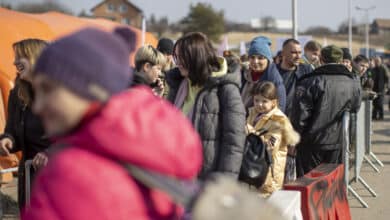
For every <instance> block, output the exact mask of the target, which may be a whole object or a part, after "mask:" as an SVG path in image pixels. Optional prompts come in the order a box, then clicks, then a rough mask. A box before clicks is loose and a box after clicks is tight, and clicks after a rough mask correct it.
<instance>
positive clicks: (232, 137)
mask: <svg viewBox="0 0 390 220" xmlns="http://www.w3.org/2000/svg"><path fill="white" fill-rule="evenodd" d="M238 71H239V69H238V68H237V69H236V70H235V73H228V74H225V75H224V76H221V77H209V79H208V81H207V82H206V84H205V85H204V87H203V88H202V89H201V90H200V91H199V92H198V94H197V97H196V100H195V104H194V108H193V113H192V118H191V122H192V124H193V126H194V127H195V129H196V130H197V131H198V133H199V135H200V137H201V139H202V145H203V166H202V171H201V173H200V174H199V177H200V178H201V179H204V178H205V177H206V176H208V175H209V174H211V173H213V172H223V173H226V174H228V175H231V176H233V177H234V178H238V174H239V171H240V168H241V162H242V156H243V151H244V143H245V114H246V113H245V108H244V105H243V103H242V100H241V96H240V92H239V88H238V85H239V82H238V80H239V78H238V77H237V74H239V73H238ZM167 76H168V78H167V81H168V84H169V87H170V94H169V95H168V98H169V100H170V101H171V102H174V100H175V97H176V95H177V91H178V87H179V86H180V83H181V80H183V79H184V78H183V77H181V75H180V71H179V70H178V69H173V70H172V71H170V72H169V73H168V75H167Z"/></svg>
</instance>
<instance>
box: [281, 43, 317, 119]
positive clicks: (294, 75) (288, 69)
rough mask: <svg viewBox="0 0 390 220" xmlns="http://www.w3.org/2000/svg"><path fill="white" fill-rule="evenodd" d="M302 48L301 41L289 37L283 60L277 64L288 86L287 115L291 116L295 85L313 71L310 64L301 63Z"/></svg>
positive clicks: (285, 45) (283, 50)
mask: <svg viewBox="0 0 390 220" xmlns="http://www.w3.org/2000/svg"><path fill="white" fill-rule="evenodd" d="M301 54H302V48H301V45H300V43H299V41H297V40H295V39H288V40H286V41H284V43H283V49H282V62H281V63H280V64H278V65H277V67H278V70H279V73H280V75H281V76H282V78H283V82H284V87H285V88H286V97H287V100H286V111H285V113H286V115H287V117H289V118H290V117H291V112H292V102H293V99H294V96H295V85H296V82H297V80H298V79H299V78H301V77H302V76H304V75H305V74H308V73H310V72H312V71H313V68H312V67H311V65H309V64H301V63H300V60H301V58H302V57H301Z"/></svg>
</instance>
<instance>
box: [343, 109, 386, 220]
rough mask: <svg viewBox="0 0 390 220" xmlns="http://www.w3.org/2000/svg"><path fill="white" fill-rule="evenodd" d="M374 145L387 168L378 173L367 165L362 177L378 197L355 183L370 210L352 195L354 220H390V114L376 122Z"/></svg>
mask: <svg viewBox="0 0 390 220" xmlns="http://www.w3.org/2000/svg"><path fill="white" fill-rule="evenodd" d="M386 110H387V109H386ZM372 143H373V152H374V153H375V154H376V155H377V156H378V158H379V159H380V160H381V161H382V162H383V163H384V165H385V167H383V168H380V173H377V172H375V171H374V170H373V169H372V168H371V166H369V165H368V164H367V163H365V164H364V165H363V168H362V171H361V176H362V178H363V179H364V180H365V181H366V182H367V183H368V184H369V185H370V186H371V188H372V189H374V190H375V192H376V193H377V195H378V196H377V197H372V196H371V194H370V193H369V192H368V191H367V190H366V189H365V188H364V187H363V185H362V184H360V183H357V184H356V183H353V184H352V186H353V188H354V189H355V190H356V192H358V193H359V194H360V195H361V196H362V198H363V199H364V200H365V201H366V202H367V204H368V205H369V208H362V206H361V204H360V203H359V202H358V201H357V200H356V199H355V198H354V197H353V196H351V195H350V197H349V198H350V199H349V204H350V207H351V212H352V219H353V220H366V219H372V220H388V219H390V208H389V207H390V115H389V114H388V113H387V114H386V116H385V120H384V121H375V122H374V135H373V140H372ZM377 167H379V166H377Z"/></svg>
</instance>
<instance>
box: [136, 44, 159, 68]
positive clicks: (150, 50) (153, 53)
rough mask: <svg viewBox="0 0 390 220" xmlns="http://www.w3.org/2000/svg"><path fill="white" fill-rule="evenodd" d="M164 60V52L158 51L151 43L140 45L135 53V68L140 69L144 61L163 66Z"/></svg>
mask: <svg viewBox="0 0 390 220" xmlns="http://www.w3.org/2000/svg"><path fill="white" fill-rule="evenodd" d="M166 62H167V61H166V58H165V56H164V54H162V53H161V52H159V51H158V50H157V49H156V48H154V47H153V46H152V45H146V46H142V47H140V48H139V49H138V50H137V53H136V54H135V69H136V70H137V71H141V70H142V67H143V65H144V64H145V63H150V64H151V65H152V66H154V65H161V66H165V63H166Z"/></svg>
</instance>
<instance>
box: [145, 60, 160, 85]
mask: <svg viewBox="0 0 390 220" xmlns="http://www.w3.org/2000/svg"><path fill="white" fill-rule="evenodd" d="M161 69H162V66H161V65H159V64H157V65H153V66H152V64H150V63H145V64H144V73H145V75H146V79H147V80H148V83H149V84H152V83H154V82H156V80H157V78H158V76H159V75H160V74H161Z"/></svg>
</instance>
